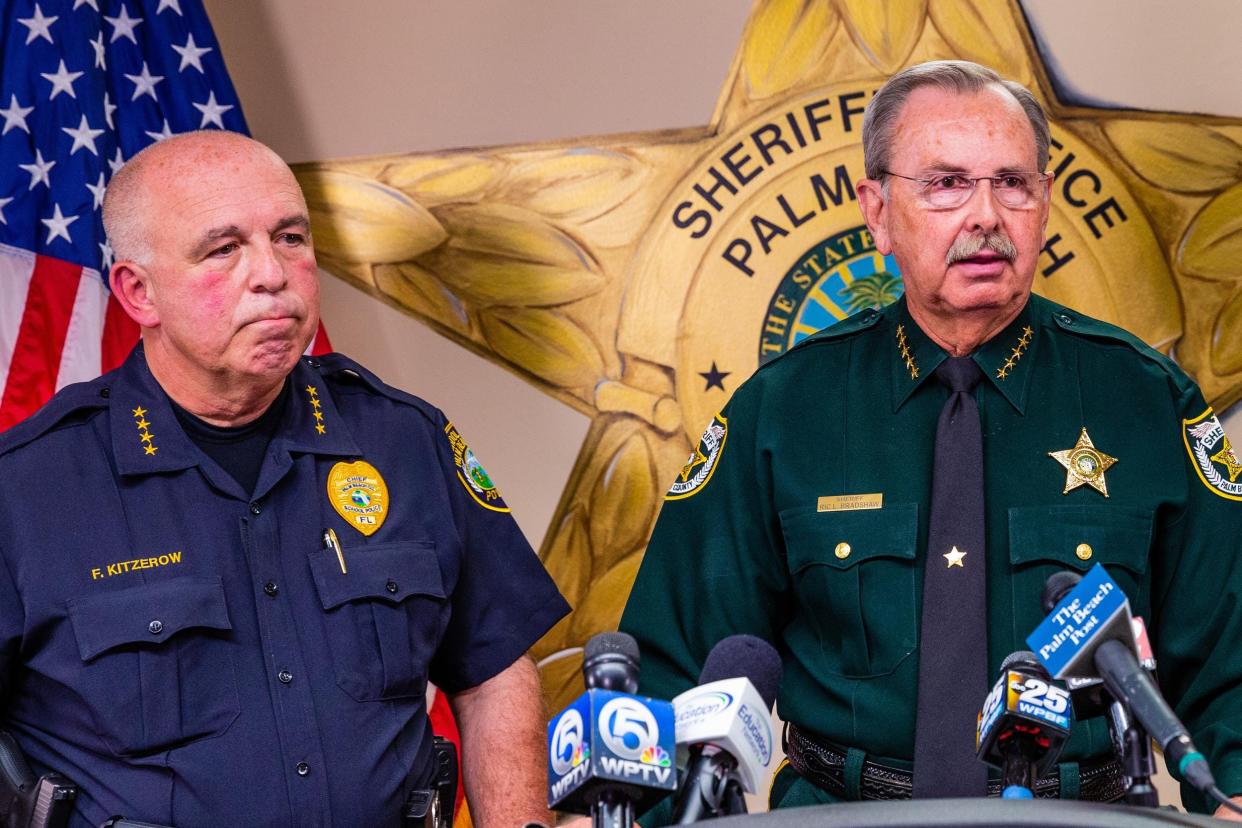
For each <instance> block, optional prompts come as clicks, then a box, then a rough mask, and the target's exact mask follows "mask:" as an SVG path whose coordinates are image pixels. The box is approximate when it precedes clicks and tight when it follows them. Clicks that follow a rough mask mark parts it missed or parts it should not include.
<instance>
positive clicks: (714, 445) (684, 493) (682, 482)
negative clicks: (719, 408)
mask: <svg viewBox="0 0 1242 828" xmlns="http://www.w3.org/2000/svg"><path fill="white" fill-rule="evenodd" d="M728 436H729V421H728V420H727V419H725V418H724V416H722V415H720V414H717V415H716V416H715V417H713V418H712V421H711V422H710V423H709V424H708V426H707V430H706V431H704V432H703V436H702V437H700V438H699V444H698V445H697V446H695V447H694V451H692V452H690V457H689V458H688V459H687V460H686V464H685V465H684V466H682V467H681V471H680V472H679V473H678V474H677V479H676V480H674V481H673V485H672V487H671V488H670V489H669V490H668V494H666V495H664V499H665V500H682V499H684V498H687V497H690V496H691V495H693V494H694V493H695V492H697V491H699V490H700V489H702V488H703V487H704V486H706V485H707V483H708V481H709V480H711V479H712V473H713V472H715V471H716V466H717V465H718V464H719V463H720V456H721V455H722V454H723V453H724V446H725V439H726V438H727V437H728Z"/></svg>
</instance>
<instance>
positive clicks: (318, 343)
mask: <svg viewBox="0 0 1242 828" xmlns="http://www.w3.org/2000/svg"><path fill="white" fill-rule="evenodd" d="M330 353H332V343H331V342H329V341H328V330H327V328H325V327H324V326H323V320H322V319H320V320H319V330H317V331H315V341H314V342H312V343H311V356H318V355H319V354H330Z"/></svg>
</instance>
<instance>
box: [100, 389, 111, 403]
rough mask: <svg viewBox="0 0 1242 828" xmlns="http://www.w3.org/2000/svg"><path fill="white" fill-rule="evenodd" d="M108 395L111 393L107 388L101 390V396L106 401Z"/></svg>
mask: <svg viewBox="0 0 1242 828" xmlns="http://www.w3.org/2000/svg"><path fill="white" fill-rule="evenodd" d="M108 393H109V391H108V389H107V388H100V389H99V396H101V397H103V398H104V399H105V400H106V399H108Z"/></svg>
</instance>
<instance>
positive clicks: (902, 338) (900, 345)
mask: <svg viewBox="0 0 1242 828" xmlns="http://www.w3.org/2000/svg"><path fill="white" fill-rule="evenodd" d="M897 350H898V351H899V352H900V353H901V358H902V360H904V361H905V363H906V370H907V371H909V372H910V379H912V380H916V379H918V378H919V366H918V363H916V362H915V361H914V355H913V354H911V353H910V343H909V342H908V341H907V340H906V326H905V325H898V326H897Z"/></svg>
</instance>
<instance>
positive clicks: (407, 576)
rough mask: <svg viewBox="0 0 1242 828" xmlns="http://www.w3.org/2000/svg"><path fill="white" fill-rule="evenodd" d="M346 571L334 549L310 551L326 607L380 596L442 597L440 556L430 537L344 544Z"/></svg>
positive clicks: (395, 600) (395, 598)
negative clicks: (342, 569)
mask: <svg viewBox="0 0 1242 828" xmlns="http://www.w3.org/2000/svg"><path fill="white" fill-rule="evenodd" d="M342 554H343V555H344V557H345V569H346V571H345V572H343V573H342V572H341V565H340V561H338V560H337V557H336V553H335V552H332V551H330V550H327V549H320V550H316V551H315V552H312V553H311V554H310V565H311V572H312V573H313V574H314V576H315V588H316V589H318V590H319V600H320V601H321V602H322V603H323V608H324V609H326V610H329V609H332V608H333V607H338V606H340V605H341V604H344V603H345V602H346V601H356V600H358V599H360V598H361V599H372V600H373V599H377V598H378V599H381V600H384V601H388V602H390V603H393V604H395V603H398V602H400V601H404V600H405V599H406V598H408V597H410V596H411V595H430V596H432V597H434V598H443V597H444V584H443V581H442V580H441V578H440V560H439V558H437V557H436V545H435V543H434V542H433V541H403V542H400V543H379V544H375V545H374V546H369V545H364V546H353V547H345V548H344V549H343V550H342Z"/></svg>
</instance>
